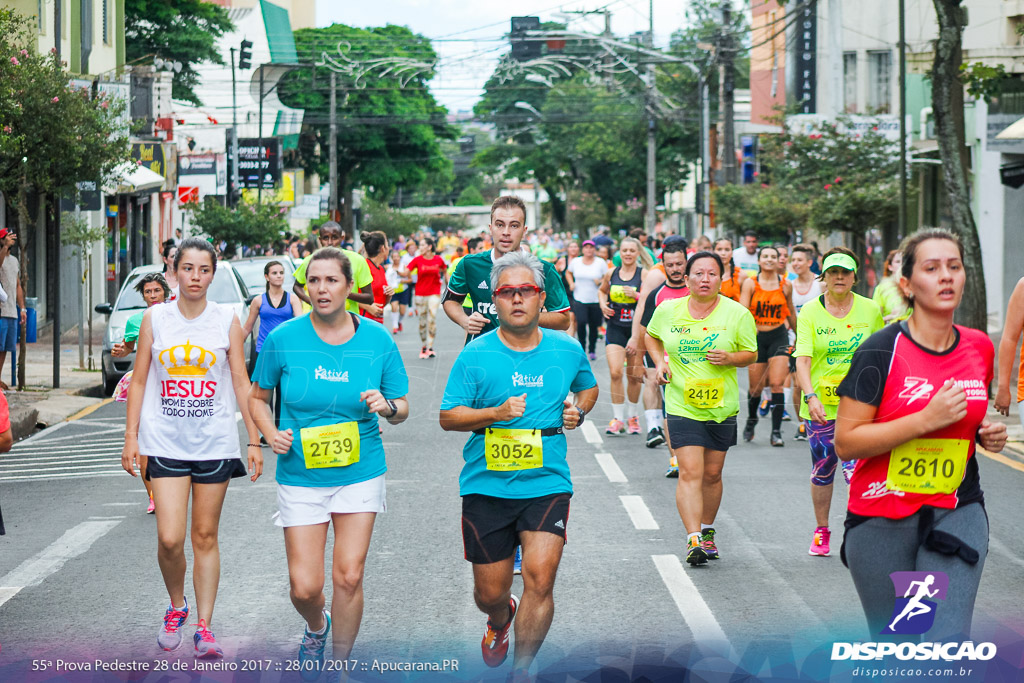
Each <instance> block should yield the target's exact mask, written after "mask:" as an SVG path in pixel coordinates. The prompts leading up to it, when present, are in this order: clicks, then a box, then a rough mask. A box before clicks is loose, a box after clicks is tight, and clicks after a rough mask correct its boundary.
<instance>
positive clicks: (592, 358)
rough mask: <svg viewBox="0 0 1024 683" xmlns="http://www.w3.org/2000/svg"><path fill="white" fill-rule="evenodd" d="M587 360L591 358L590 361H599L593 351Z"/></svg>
mask: <svg viewBox="0 0 1024 683" xmlns="http://www.w3.org/2000/svg"><path fill="white" fill-rule="evenodd" d="M587 358H589V359H590V360H597V354H596V353H594V352H593V351H591V352H590V353H588V354H587Z"/></svg>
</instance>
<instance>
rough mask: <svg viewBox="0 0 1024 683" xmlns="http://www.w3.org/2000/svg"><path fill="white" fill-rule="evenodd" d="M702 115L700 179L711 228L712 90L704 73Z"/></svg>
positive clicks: (701, 87)
mask: <svg viewBox="0 0 1024 683" xmlns="http://www.w3.org/2000/svg"><path fill="white" fill-rule="evenodd" d="M700 99H701V101H702V102H701V110H700V111H701V117H700V179H701V183H703V185H704V192H703V195H704V196H703V201H702V204H703V206H702V207H701V208H702V209H703V211H704V217H703V222H704V225H703V227H704V228H705V229H708V230H710V229H711V169H710V168H709V167H708V166H709V164H710V163H711V131H710V127H711V92H710V90H709V88H708V75H707V74H702V76H701V86H700Z"/></svg>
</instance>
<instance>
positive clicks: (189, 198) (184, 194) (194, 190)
mask: <svg viewBox="0 0 1024 683" xmlns="http://www.w3.org/2000/svg"><path fill="white" fill-rule="evenodd" d="M193 202H196V203H198V202H199V188H198V187H188V186H184V185H179V186H178V205H179V206H184V205H185V204H191V203H193Z"/></svg>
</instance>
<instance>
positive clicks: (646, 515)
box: [619, 496, 661, 530]
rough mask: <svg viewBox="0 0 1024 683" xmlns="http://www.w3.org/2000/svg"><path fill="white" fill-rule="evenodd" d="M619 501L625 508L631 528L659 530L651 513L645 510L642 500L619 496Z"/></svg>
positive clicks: (645, 506)
mask: <svg viewBox="0 0 1024 683" xmlns="http://www.w3.org/2000/svg"><path fill="white" fill-rule="evenodd" d="M619 500H621V501H622V507H624V508H626V513H627V514H629V518H630V520H632V522H633V526H635V527H636V528H637V529H640V530H644V529H660V528H661V527H659V526H658V523H657V522H655V521H654V516H653V515H652V514H651V511H650V510H648V509H647V505H645V504H644V499H643V498H641V497H640V496H619Z"/></svg>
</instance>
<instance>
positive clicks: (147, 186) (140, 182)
mask: <svg viewBox="0 0 1024 683" xmlns="http://www.w3.org/2000/svg"><path fill="white" fill-rule="evenodd" d="M113 178H114V179H113V180H108V181H107V182H106V183H105V184H104V186H103V191H104V192H106V193H107V194H135V193H137V192H155V191H157V190H159V189H162V188H163V186H164V177H163V176H162V175H160V174H159V173H157V172H156V171H152V170H150V169H148V168H146V167H145V166H139V165H137V164H124V165H123V166H118V167H117V169H115V170H114V175H113Z"/></svg>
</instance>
